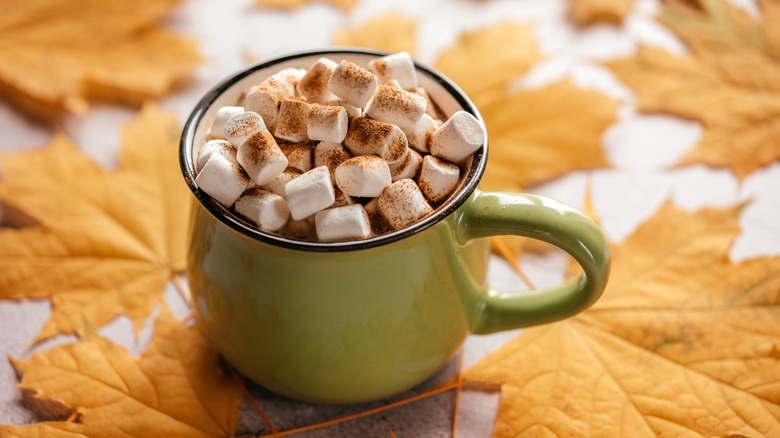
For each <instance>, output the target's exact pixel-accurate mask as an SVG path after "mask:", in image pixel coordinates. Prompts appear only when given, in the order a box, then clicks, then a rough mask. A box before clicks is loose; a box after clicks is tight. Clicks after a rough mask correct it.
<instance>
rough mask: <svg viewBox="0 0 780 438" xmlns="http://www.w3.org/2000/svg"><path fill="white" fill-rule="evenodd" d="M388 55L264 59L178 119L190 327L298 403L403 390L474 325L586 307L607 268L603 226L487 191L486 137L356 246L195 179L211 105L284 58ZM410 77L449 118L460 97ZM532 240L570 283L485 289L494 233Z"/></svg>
mask: <svg viewBox="0 0 780 438" xmlns="http://www.w3.org/2000/svg"><path fill="white" fill-rule="evenodd" d="M383 55H385V53H381V52H376V51H371V50H364V49H345V48H339V49H331V50H318V51H309V52H303V53H296V54H291V55H286V56H281V57H277V58H274V59H269V60H266V61H263V62H261V63H259V64H256V65H254V66H251V67H249V68H247V69H246V70H243V71H241V72H240V73H238V74H236V75H234V76H232V77H230V78H229V79H227V80H225V81H224V82H223V83H222V84H220V85H218V86H217V87H215V88H214V89H213V90H211V91H210V92H209V93H207V94H206V96H205V97H204V98H203V99H202V100H201V101H200V102H199V103H198V105H197V107H196V108H195V109H194V111H193V112H192V114H191V115H190V117H189V119H188V120H187V123H186V125H185V127H184V132H183V135H182V140H181V150H180V161H181V168H182V173H183V175H184V179H185V181H186V182H187V184H188V185H189V187H190V189H191V190H192V193H193V194H194V196H195V198H196V200H197V202H195V203H194V204H193V210H192V216H191V223H190V231H189V233H190V240H189V249H188V259H187V262H188V263H187V266H188V268H187V276H188V278H189V282H190V287H191V289H192V295H193V306H194V308H195V311H196V312H197V316H198V318H197V319H198V324H199V325H200V327H201V328H202V330H203V332H204V333H205V334H206V336H207V337H208V339H209V340H210V341H211V342H212V343H213V345H214V347H216V349H217V350H218V351H219V353H220V354H222V355H223V356H224V358H225V359H226V360H227V361H228V362H229V363H230V364H232V365H233V366H234V367H235V368H236V369H237V370H238V371H240V372H241V373H243V374H244V375H245V376H247V377H248V378H250V379H252V380H254V381H255V382H257V383H258V384H260V385H262V386H263V387H266V388H268V389H270V390H272V391H274V392H277V393H279V394H283V395H286V396H289V397H292V398H295V399H299V400H305V401H310V402H325V403H356V402H364V401H369V400H374V399H380V398H384V397H388V396H391V395H393V394H396V393H399V392H402V391H404V390H406V389H408V388H410V387H412V386H414V385H416V384H418V383H420V382H421V381H423V380H425V379H426V378H428V377H430V376H431V375H433V374H434V373H436V372H437V371H438V370H439V369H441V368H442V367H443V366H444V365H445V364H446V363H447V362H448V361H449V360H450V359H451V358H452V357H453V356H454V354H455V353H456V351H457V350H458V348H459V347H460V346H461V344H462V343H463V341H464V339H465V338H466V336H467V335H468V334H469V333H475V334H483V333H492V332H497V331H501V330H509V329H516V328H520V327H527V326H531V325H536V324H544V323H548V322H552V321H556V320H560V319H563V318H567V317H569V316H572V315H575V314H577V313H578V312H581V311H582V310H584V309H586V308H587V307H589V306H590V305H592V304H593V303H594V302H595V301H596V300H597V299H598V298H599V296H600V295H601V293H602V291H603V290H604V287H605V285H606V282H607V278H608V276H609V267H610V254H609V248H608V245H607V241H606V239H605V237H604V235H603V233H602V232H601V230H600V229H599V227H598V226H597V225H596V224H595V223H594V222H593V221H592V220H590V219H589V218H588V217H587V216H585V215H584V214H582V213H580V212H578V211H576V210H575V209H573V208H571V207H568V206H566V205H563V204H561V203H558V202H556V201H553V200H551V199H547V198H543V197H540V196H533V195H526V194H517V193H490V192H481V191H479V189H477V184H478V182H479V180H480V178H481V176H482V174H483V172H484V170H485V164H486V161H487V152H488V144H487V139H486V141H485V144H484V147H483V148H482V149H481V150H480V151H478V152H477V153H476V154H475V156H474V158H473V159H472V160H471V162H470V163H469V164H468V165H467V167H468V173H467V175H466V176H465V178H464V181H463V182H462V184H461V186H460V188H459V190H458V191H457V192H456V194H455V195H453V196H452V198H451V199H450V200H449V201H447V202H446V204H444V205H442V206H441V207H439V208H438V209H437V210H436V211H435V212H434V213H433V214H432V215H430V216H428V217H426V218H425V219H423V220H422V221H420V222H418V223H415V224H413V225H412V226H410V227H408V228H406V229H403V230H399V231H394V232H391V233H388V234H384V235H381V236H378V237H371V238H368V239H365V240H359V241H350V242H334V243H320V242H305V241H297V240H292V239H288V238H285V237H282V236H278V235H274V234H270V233H266V232H263V231H259V230H258V229H256V228H255V227H254V226H252V224H250V223H249V222H247V221H246V220H244V219H242V218H241V217H240V216H238V215H236V214H235V213H233V212H231V211H230V210H228V209H225V208H224V207H222V206H221V205H220V204H219V203H217V202H216V201H214V200H212V199H211V198H210V197H209V196H208V195H207V194H205V193H204V192H202V191H201V190H199V189H198V186H197V184H196V183H195V165H194V162H195V161H194V157H195V156H196V154H197V149H198V148H199V147H200V145H201V144H202V143H203V140H204V138H205V136H206V133H207V130H208V128H209V127H210V126H211V122H212V121H213V119H214V116H215V114H216V110H217V109H218V108H219V107H221V106H225V105H235V104H236V102H238V101H239V100H240V98H241V95H242V93H243V92H244V90H246V89H247V88H249V87H250V86H252V85H256V84H258V83H260V82H261V81H262V80H263V79H264V78H266V77H268V76H270V75H271V74H273V73H275V72H276V71H278V70H279V69H281V68H283V67H308V66H309V65H311V64H312V63H313V62H314V61H315V60H316V59H317V58H319V57H321V56H327V57H331V58H333V59H334V60H337V61H338V60H341V59H350V60H351V61H353V62H355V63H357V64H358V65H364V66H365V65H366V64H367V63H368V61H370V60H371V59H374V58H376V57H378V56H383ZM418 79H419V81H420V85H421V86H422V87H425V88H426V89H427V91H428V92H429V94H430V95H431V97H432V99H433V100H434V101H435V102H436V103H437V104H438V105H439V106H440V107H441V109H442V110H443V111H444V113H445V114H452V113H453V112H455V111H457V110H461V109H462V110H465V111H468V112H470V113H472V114H474V115H475V116H476V117H477V118H479V119H480V120H481V116H480V115H479V112H478V111H477V109H476V108H475V107H474V104H473V103H472V102H471V101H470V100H469V99H468V97H467V96H466V95H465V94H464V93H463V91H461V90H460V89H459V88H458V87H457V86H456V85H454V84H453V83H452V82H451V81H450V80H448V79H447V78H445V77H444V76H443V75H442V74H440V73H438V72H436V71H434V70H432V69H430V68H427V67H424V66H419V65H418ZM497 235H517V236H528V237H532V238H535V239H539V240H543V241H546V242H549V243H551V244H553V245H555V246H557V247H559V248H562V249H563V250H564V251H566V252H567V253H569V254H570V255H571V256H573V257H574V259H575V260H576V261H577V262H578V263H579V264H580V265H581V266H582V268H583V271H584V273H583V275H582V276H581V277H580V278H579V279H578V280H576V281H572V282H569V283H565V284H562V285H559V286H556V287H551V288H546V289H541V290H534V291H517V292H499V291H496V290H493V289H491V288H490V287H488V286H485V284H484V281H485V276H486V270H487V263H488V250H489V248H488V241H487V239H484V238H486V237H490V236H497Z"/></svg>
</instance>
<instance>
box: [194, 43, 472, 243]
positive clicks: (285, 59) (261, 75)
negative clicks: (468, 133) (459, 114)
mask: <svg viewBox="0 0 780 438" xmlns="http://www.w3.org/2000/svg"><path fill="white" fill-rule="evenodd" d="M385 55H387V53H385V52H380V51H374V50H367V49H351V48H336V49H322V50H315V51H307V52H300V53H294V54H289V55H285V56H280V57H276V58H271V59H267V60H265V61H261V62H259V63H257V64H254V65H252V66H250V67H248V68H246V69H245V70H242V71H240V72H238V73H237V74H235V75H233V76H231V77H229V78H227V79H226V80H224V81H223V82H222V83H221V84H219V85H217V86H216V87H215V88H213V89H212V90H211V91H209V92H208V93H207V94H206V95H205V96H204V97H203V99H201V101H200V102H199V103H198V104H197V106H196V107H195V109H194V110H193V112H192V114H191V115H190V117H189V119H188V120H187V123H186V124H185V125H184V131H183V133H182V138H181V145H180V150H179V161H180V165H181V170H182V174H183V176H184V179H185V181H186V182H187V185H188V186H189V187H190V189H191V190H192V192H193V194H194V195H195V197H196V198H197V200H198V202H200V204H201V205H202V206H203V207H204V208H205V209H206V210H208V211H209V212H210V213H211V214H212V215H213V216H214V217H216V218H217V219H218V220H220V221H221V222H223V223H225V224H226V225H228V226H229V227H231V228H233V229H234V230H236V231H238V232H240V233H242V234H244V235H246V236H248V237H251V238H253V239H257V240H260V241H264V242H266V243H270V244H274V245H278V246H283V247H288V248H294V249H300V250H309V251H346V250H358V249H364V248H370V247H374V246H379V245H384V244H387V243H391V242H394V241H396V240H399V239H402V238H404V237H407V236H409V235H411V234H414V233H418V232H420V231H423V230H425V229H427V228H429V227H430V226H432V225H434V224H435V223H437V222H439V221H440V220H442V219H443V218H445V217H447V216H448V215H449V214H450V213H452V212H453V211H455V210H456V209H457V208H458V207H459V206H460V205H461V204H463V203H464V202H465V201H466V199H468V197H469V196H470V195H471V193H472V192H473V191H474V190H475V189H476V187H477V184H478V183H479V180H480V178H481V177H482V174H483V173H484V170H485V164H486V161H487V136H486V138H485V140H484V142H483V145H482V148H480V149H479V150H477V152H475V153H474V155H473V157H472V158H471V159H469V160H468V161H467V162H466V163H465V165H464V167H465V169H466V172H467V173H466V175H465V177H463V178H461V181H460V183H459V185H458V188H457V189H456V190H455V192H454V194H453V195H452V196H450V198H449V199H448V200H447V201H445V202H444V203H443V204H442V205H440V206H439V207H438V208H437V209H436V210H435V211H434V212H433V213H432V214H430V215H428V216H427V217H426V218H424V219H422V220H420V221H418V222H416V223H414V224H412V225H410V226H408V227H406V228H403V229H401V230H396V231H392V232H388V233H385V234H382V235H379V236H375V237H369V238H367V239H362V240H354V241H345V242H316V241H304V240H297V239H291V238H288V237H285V236H282V235H278V234H273V233H269V232H265V231H261V230H260V229H258V228H256V226H255V225H254V224H252V223H250V222H249V221H247V220H246V219H244V218H243V217H241V216H240V215H238V214H236V213H234V212H232V211H231V210H229V209H227V208H225V207H224V206H222V205H221V204H219V203H218V202H216V201H215V200H213V199H212V198H211V197H210V196H209V195H207V194H206V193H205V192H203V191H201V190H200V189H199V188H198V186H197V184H196V183H195V176H196V172H195V163H196V162H197V160H196V159H197V155H198V152H199V150H200V147H201V146H202V145H203V143H204V141H205V139H206V136H207V134H208V131H209V128H210V127H211V125H212V123H213V121H214V118H215V117H216V113H217V110H218V109H219V108H220V107H223V106H229V105H238V104H239V103H240V101H241V98H242V96H243V94H244V93H245V92H246V90H248V89H249V88H251V87H252V86H255V85H258V84H260V82H262V81H263V80H264V79H266V78H267V77H269V76H271V75H273V74H274V73H276V72H278V71H279V70H281V69H283V68H287V67H299V68H309V67H310V66H311V65H312V64H313V63H314V62H315V61H316V60H317V59H318V58H320V57H323V56H324V57H329V58H331V59H333V60H334V61H336V62H340V61H341V60H342V59H349V60H350V61H352V62H354V63H355V64H357V65H359V66H361V67H364V68H365V67H366V66H367V65H368V62H369V61H371V60H372V59H376V58H377V57H381V56H385ZM415 66H416V67H417V79H418V82H419V86H421V87H423V88H425V90H426V91H427V92H428V94H429V95H430V97H431V99H432V100H433V101H434V102H435V103H436V104H437V105H438V106H439V108H440V109H441V110H442V112H443V113H444V114H445V115H446V116H447V117H449V116H450V115H452V114H453V113H455V112H456V111H459V110H464V111H467V112H469V113H471V114H473V115H474V116H475V117H476V118H477V119H478V120H479V121H480V122H482V123H484V121H483V120H482V116H481V115H480V114H479V111H478V110H477V108H476V107H475V106H474V104H473V103H472V102H471V100H470V99H469V98H468V97H467V96H466V94H465V93H464V92H463V91H462V90H461V89H460V88H458V86H457V85H455V84H454V83H453V82H452V81H451V80H449V79H448V78H446V77H445V76H444V75H442V74H441V73H439V72H437V71H435V70H433V69H431V68H429V67H426V66H424V65H420V64H419V63H417V62H415Z"/></svg>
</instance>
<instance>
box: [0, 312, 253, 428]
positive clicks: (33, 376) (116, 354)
mask: <svg viewBox="0 0 780 438" xmlns="http://www.w3.org/2000/svg"><path fill="white" fill-rule="evenodd" d="M12 362H13V364H14V367H15V368H16V369H17V370H18V371H19V372H20V373H21V374H22V380H21V383H20V385H19V386H20V387H22V388H25V389H30V390H33V391H35V397H37V398H40V399H43V400H54V401H58V402H61V403H63V404H65V405H66V406H67V407H69V408H71V409H72V410H73V411H74V413H75V414H76V416H75V418H76V421H75V422H44V423H38V424H32V425H28V426H5V425H0V435H2V436H8V435H10V436H17V437H36V436H55V437H58V436H62V437H82V436H88V437H92V438H98V437H142V436H166V437H169V436H182V437H184V436H186V437H230V436H233V433H234V432H235V430H236V425H237V421H238V405H239V403H240V402H241V388H240V386H239V384H238V382H237V381H236V380H234V379H233V378H232V377H231V376H229V375H226V374H224V373H222V371H221V370H220V368H219V365H218V359H217V354H216V353H215V352H214V351H213V350H212V349H211V348H210V347H209V346H208V344H207V343H206V340H205V339H204V338H203V335H202V334H201V333H200V331H199V330H198V329H197V328H195V327H187V326H185V325H183V324H181V323H179V322H178V321H176V320H175V319H174V318H173V316H171V314H170V312H169V311H168V309H167V308H166V307H164V306H163V309H162V311H161V312H160V315H159V316H158V317H157V322H156V324H155V330H154V337H153V338H152V341H151V344H150V345H149V347H148V349H147V350H146V351H145V352H144V353H143V354H142V355H141V356H140V357H138V358H136V357H134V356H132V355H131V354H130V353H128V352H127V351H126V350H125V349H123V348H122V347H121V346H118V345H116V344H114V343H112V342H111V341H108V340H106V339H103V338H101V337H99V336H96V335H91V336H89V337H88V338H86V339H83V340H81V341H80V342H75V343H72V344H66V345H63V346H59V347H54V348H52V349H50V350H45V351H42V352H40V353H37V354H35V355H34V356H33V357H31V358H30V359H27V360H19V361H17V360H13V361H12Z"/></svg>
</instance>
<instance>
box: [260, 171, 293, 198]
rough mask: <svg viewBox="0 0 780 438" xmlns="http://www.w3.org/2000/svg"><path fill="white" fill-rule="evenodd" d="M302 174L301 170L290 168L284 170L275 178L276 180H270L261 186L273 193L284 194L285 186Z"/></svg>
mask: <svg viewBox="0 0 780 438" xmlns="http://www.w3.org/2000/svg"><path fill="white" fill-rule="evenodd" d="M300 175H301V172H299V171H297V170H295V169H288V170H285V171H284V172H282V174H281V175H279V176H277V177H276V178H274V180H273V181H271V182H269V183H268V184H263V185H261V186H260V188H261V189H263V190H268V191H269V192H271V193H273V194H276V195H279V196H284V186H286V185H287V183H288V182H290V181H292V180H294V179H295V178H297V177H299V176H300Z"/></svg>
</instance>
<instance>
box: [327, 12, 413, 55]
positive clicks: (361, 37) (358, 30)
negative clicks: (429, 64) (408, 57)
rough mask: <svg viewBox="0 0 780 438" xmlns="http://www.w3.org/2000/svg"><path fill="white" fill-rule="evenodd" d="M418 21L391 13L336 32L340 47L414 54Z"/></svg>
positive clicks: (335, 40)
mask: <svg viewBox="0 0 780 438" xmlns="http://www.w3.org/2000/svg"><path fill="white" fill-rule="evenodd" d="M416 38H417V21H416V20H414V19H412V18H409V17H407V16H406V15H404V14H401V13H400V12H390V13H388V14H384V15H380V16H377V17H374V18H371V19H369V20H367V21H366V22H365V23H363V24H362V25H360V26H357V27H355V28H352V29H341V30H338V31H336V35H335V36H334V38H333V41H334V42H335V44H336V45H339V46H353V47H368V48H371V49H378V50H384V51H385V52H389V53H395V52H404V51H406V52H409V53H413V52H414V47H415V39H416Z"/></svg>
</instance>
